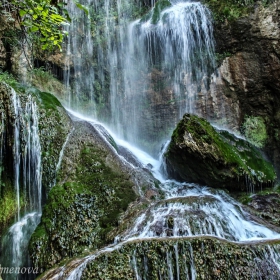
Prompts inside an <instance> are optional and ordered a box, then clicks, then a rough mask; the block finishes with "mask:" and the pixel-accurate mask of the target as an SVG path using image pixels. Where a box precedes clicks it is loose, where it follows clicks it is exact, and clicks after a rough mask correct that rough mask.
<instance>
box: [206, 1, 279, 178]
mask: <svg viewBox="0 0 280 280" xmlns="http://www.w3.org/2000/svg"><path fill="white" fill-rule="evenodd" d="M214 12H215V11H214ZM279 22H280V2H279V1H275V2H274V3H272V4H269V5H267V6H264V5H263V4H262V3H260V2H257V3H256V4H255V6H254V8H253V9H252V10H251V12H249V13H248V14H247V15H245V16H242V17H240V18H238V19H231V20H222V21H218V20H216V21H215V29H214V34H215V39H216V52H217V54H218V56H222V57H223V56H226V58H225V59H223V60H222V62H220V63H221V65H220V66H219V68H218V69H217V72H216V74H215V75H214V76H213V80H212V84H211V90H210V92H209V95H210V96H216V99H215V100H214V99H212V102H210V106H211V107H212V108H213V111H212V116H211V115H210V118H213V119H214V118H215V114H216V115H217V114H220V113H221V112H218V111H217V110H216V113H215V106H216V105H217V103H219V102H221V101H222V102H224V105H223V106H224V108H225V111H224V116H225V118H227V119H228V123H229V126H231V127H232V128H235V129H237V130H238V129H239V130H240V128H242V125H243V123H244V121H245V120H246V118H247V117H248V116H253V117H260V118H262V119H263V120H264V123H265V126H266V131H267V134H268V139H267V141H266V143H265V147H264V149H265V151H266V152H267V153H268V155H269V157H270V158H271V159H272V160H273V163H274V164H275V165H276V167H277V170H278V175H279V167H280V146H279V135H280V109H279V108H280V106H279V105H280V103H279V102H280V97H279V96H280V95H279V93H280V83H279V81H280V49H279V46H280V41H279V40H280V26H279ZM211 103H212V105H211Z"/></svg>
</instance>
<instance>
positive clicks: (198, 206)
mask: <svg viewBox="0 0 280 280" xmlns="http://www.w3.org/2000/svg"><path fill="white" fill-rule="evenodd" d="M167 184H169V185H171V184H172V185H173V187H174V188H178V189H179V190H180V192H179V193H178V194H179V195H180V196H177V197H176V196H173V197H172V198H168V199H164V200H161V201H159V202H157V203H155V204H153V205H151V206H150V207H149V208H148V209H147V210H146V211H145V212H144V213H143V214H142V215H140V216H139V217H138V218H137V219H136V221H135V223H134V225H133V227H132V229H131V230H130V231H129V232H128V233H126V235H124V236H121V237H120V236H119V237H118V240H123V239H129V238H133V237H137V238H146V237H170V236H173V237H180V236H201V235H213V236H217V237H220V238H224V239H227V240H232V241H246V240H256V239H263V238H266V239H270V238H280V234H278V233H275V232H273V231H271V230H269V229H266V228H264V227H263V226H261V225H258V224H255V223H252V222H250V220H249V219H248V218H247V216H248V215H247V214H246V213H244V211H243V210H242V209H241V207H240V205H239V204H238V203H237V202H235V201H234V200H233V199H232V198H231V197H229V196H228V195H226V194H225V193H224V192H222V191H220V192H216V193H215V192H214V191H211V190H210V189H207V188H201V187H200V186H194V185H188V184H185V185H182V184H179V183H176V182H173V183H171V182H167ZM165 189H166V187H165ZM182 189H184V190H185V191H184V193H182Z"/></svg>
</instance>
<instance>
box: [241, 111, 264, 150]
mask: <svg viewBox="0 0 280 280" xmlns="http://www.w3.org/2000/svg"><path fill="white" fill-rule="evenodd" d="M242 130H243V133H244V135H245V137H246V139H247V140H248V141H250V142H251V143H252V144H254V145H255V146H256V147H259V148H262V147H263V146H264V145H265V142H266V140H267V137H268V136H267V132H266V126H265V122H264V119H263V118H262V117H254V116H246V117H245V120H244V123H243V125H242Z"/></svg>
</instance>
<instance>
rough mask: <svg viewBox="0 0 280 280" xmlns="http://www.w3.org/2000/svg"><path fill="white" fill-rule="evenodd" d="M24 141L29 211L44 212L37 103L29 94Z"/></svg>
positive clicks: (24, 174)
mask: <svg viewBox="0 0 280 280" xmlns="http://www.w3.org/2000/svg"><path fill="white" fill-rule="evenodd" d="M23 122H24V123H23V127H24V142H25V147H24V151H23V155H22V158H23V173H22V174H23V189H24V193H25V196H26V198H27V201H28V202H29V205H28V209H26V211H27V212H30V211H38V212H39V213H41V212H42V205H41V200H42V185H41V184H42V174H41V145H40V138H39V130H38V129H39V128H38V116H37V105H36V103H35V102H34V101H33V100H32V97H31V96H28V100H27V102H26V105H25V114H24V117H23Z"/></svg>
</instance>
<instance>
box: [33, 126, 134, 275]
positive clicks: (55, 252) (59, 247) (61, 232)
mask: <svg viewBox="0 0 280 280" xmlns="http://www.w3.org/2000/svg"><path fill="white" fill-rule="evenodd" d="M136 198H137V195H136V193H135V190H134V184H133V182H132V181H131V180H130V177H129V174H128V172H127V170H124V169H123V167H122V164H121V162H120V160H119V159H118V157H117V154H116V151H115V149H114V148H113V147H111V148H109V146H108V145H107V144H106V143H105V142H104V140H103V138H102V137H101V136H100V135H99V134H98V133H97V131H96V130H95V129H94V128H93V127H92V125H91V124H89V123H86V122H75V129H74V131H73V132H72V133H71V136H70V138H69V141H68V142H67V145H66V147H65V151H64V157H63V160H62V164H61V169H60V171H59V173H58V177H57V185H56V186H55V187H53V188H52V189H51V191H50V193H49V196H48V201H47V203H46V205H45V207H44V210H43V215H42V222H41V224H40V225H39V226H38V228H37V229H36V231H35V232H34V234H33V235H32V237H31V241H30V246H29V251H30V255H31V258H32V260H33V262H34V264H35V265H36V266H38V267H41V268H42V269H44V270H45V269H47V268H50V267H52V266H53V265H55V264H57V263H59V262H60V261H62V260H64V259H65V258H70V257H73V256H77V255H80V254H83V252H84V250H89V249H94V248H98V247H100V246H101V245H104V244H106V243H108V242H112V240H111V239H110V238H109V237H108V234H109V232H110V231H112V230H113V229H114V228H116V227H117V226H118V221H119V218H120V215H121V214H122V213H124V212H125V211H126V209H127V207H128V205H129V203H130V202H132V201H134V200H135V199H136Z"/></svg>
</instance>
